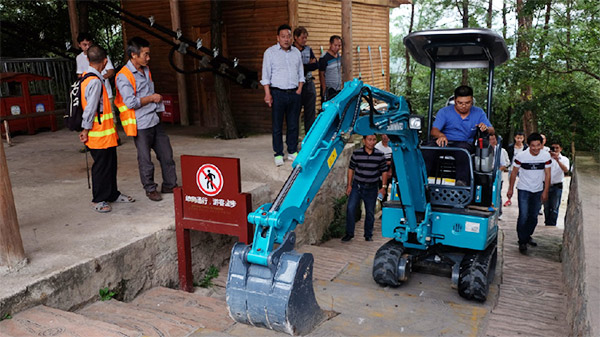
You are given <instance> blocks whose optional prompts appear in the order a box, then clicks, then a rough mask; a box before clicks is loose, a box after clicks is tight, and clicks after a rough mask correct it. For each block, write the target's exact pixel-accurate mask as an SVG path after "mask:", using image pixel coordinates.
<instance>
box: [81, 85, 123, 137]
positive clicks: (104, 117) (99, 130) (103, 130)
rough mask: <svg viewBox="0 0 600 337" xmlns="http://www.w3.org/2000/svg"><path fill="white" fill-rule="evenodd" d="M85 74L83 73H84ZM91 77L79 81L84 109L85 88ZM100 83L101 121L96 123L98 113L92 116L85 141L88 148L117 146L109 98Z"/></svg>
mask: <svg viewBox="0 0 600 337" xmlns="http://www.w3.org/2000/svg"><path fill="white" fill-rule="evenodd" d="M84 75H85V74H84ZM92 79H93V77H89V78H87V79H86V80H85V81H83V83H81V101H82V105H81V106H82V108H83V109H85V107H86V106H87V100H86V98H85V89H86V88H87V85H88V84H89V83H90V81H91V80H92ZM100 83H101V84H102V114H101V115H100V121H101V123H98V115H95V116H94V123H93V124H92V129H91V130H90V131H88V141H87V142H86V143H85V145H86V146H87V147H89V148H90V149H107V148H109V147H113V146H117V139H118V137H119V136H118V135H117V130H116V129H115V125H114V121H113V113H112V109H111V107H110V99H109V98H108V93H107V92H106V88H105V87H104V83H103V82H102V81H100Z"/></svg>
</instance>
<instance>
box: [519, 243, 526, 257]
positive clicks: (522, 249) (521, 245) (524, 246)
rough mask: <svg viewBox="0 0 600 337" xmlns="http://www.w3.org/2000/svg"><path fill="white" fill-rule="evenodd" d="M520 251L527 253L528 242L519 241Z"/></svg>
mask: <svg viewBox="0 0 600 337" xmlns="http://www.w3.org/2000/svg"><path fill="white" fill-rule="evenodd" d="M519 252H521V254H525V253H527V244H526V243H519Z"/></svg>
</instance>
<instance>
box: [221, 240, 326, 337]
mask: <svg viewBox="0 0 600 337" xmlns="http://www.w3.org/2000/svg"><path fill="white" fill-rule="evenodd" d="M246 251H247V246H246V245H244V244H241V243H238V244H236V245H235V246H234V247H233V250H232V253H231V261H230V262H229V276H228V279H227V307H228V310H229V315H230V316H231V317H232V318H233V319H234V320H235V321H237V322H239V323H244V324H250V325H253V326H257V327H264V328H267V329H271V330H276V331H281V332H285V333H288V334H290V335H304V334H307V333H309V332H310V331H311V330H312V329H313V328H314V327H315V326H316V325H318V324H319V323H320V322H322V321H324V320H325V319H327V315H326V314H325V313H324V312H323V310H321V308H320V307H319V305H318V304H317V301H316V298H315V293H314V290H313V285H312V272H313V261H314V259H313V256H312V254H308V253H305V254H300V253H298V252H296V251H294V250H292V251H290V252H285V253H283V254H282V255H281V257H280V258H279V261H278V263H276V268H274V269H272V268H269V267H266V266H261V265H255V264H250V263H248V262H247V261H246V260H245V258H244V255H245V252H246Z"/></svg>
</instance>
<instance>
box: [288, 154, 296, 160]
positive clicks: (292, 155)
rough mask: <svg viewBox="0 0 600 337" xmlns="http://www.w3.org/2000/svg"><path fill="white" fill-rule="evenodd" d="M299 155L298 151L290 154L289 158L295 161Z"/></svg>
mask: <svg viewBox="0 0 600 337" xmlns="http://www.w3.org/2000/svg"><path fill="white" fill-rule="evenodd" d="M296 157H298V152H294V153H290V154H288V160H291V161H294V160H296Z"/></svg>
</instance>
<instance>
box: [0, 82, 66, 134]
mask: <svg viewBox="0 0 600 337" xmlns="http://www.w3.org/2000/svg"><path fill="white" fill-rule="evenodd" d="M51 79H52V78H50V77H47V76H41V75H36V74H28V73H0V82H1V83H6V84H2V85H3V86H4V88H3V90H2V93H3V95H2V102H1V104H0V116H2V117H5V116H21V117H22V118H18V119H12V120H9V121H8V127H9V131H10V132H15V131H26V132H27V133H28V134H34V133H35V131H36V130H38V129H42V128H50V130H52V131H56V130H57V124H56V116H55V115H48V116H38V117H27V115H30V114H33V113H36V112H45V111H54V97H53V96H52V95H49V94H37V93H34V94H33V95H32V94H31V91H30V86H29V83H30V82H33V81H41V80H45V81H47V80H51ZM4 89H6V90H4ZM2 132H6V130H4V125H2Z"/></svg>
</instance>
